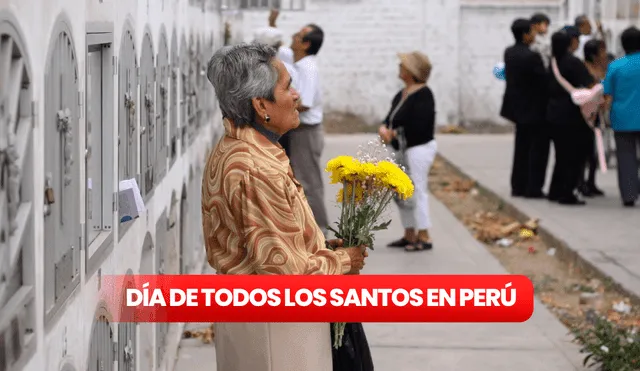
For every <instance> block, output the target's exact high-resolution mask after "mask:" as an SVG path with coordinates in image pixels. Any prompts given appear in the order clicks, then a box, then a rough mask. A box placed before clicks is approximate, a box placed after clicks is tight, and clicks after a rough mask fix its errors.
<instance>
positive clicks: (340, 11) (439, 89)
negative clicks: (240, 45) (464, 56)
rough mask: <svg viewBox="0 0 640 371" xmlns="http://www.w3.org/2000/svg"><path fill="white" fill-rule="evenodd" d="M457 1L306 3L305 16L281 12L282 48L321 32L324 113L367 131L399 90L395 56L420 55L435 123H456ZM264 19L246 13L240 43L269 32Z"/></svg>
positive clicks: (323, 0) (322, 0)
mask: <svg viewBox="0 0 640 371" xmlns="http://www.w3.org/2000/svg"><path fill="white" fill-rule="evenodd" d="M458 16H459V12H458V0H446V1H442V0H402V1H398V0H352V1H348V2H339V1H328V0H307V1H306V2H305V10H304V11H284V10H283V11H281V13H280V17H279V19H278V27H279V28H281V29H282V30H283V31H284V33H285V35H286V36H285V44H287V45H288V44H290V42H291V35H293V34H294V33H295V32H297V31H298V30H299V29H300V28H302V27H303V26H304V25H306V24H308V23H311V22H314V23H316V24H318V25H320V26H321V27H322V28H323V30H324V32H325V42H324V45H323V46H322V49H321V50H320V53H319V65H320V66H319V68H320V73H321V76H322V84H323V92H324V95H323V97H324V102H325V111H326V112H340V113H350V114H355V115H357V116H359V117H361V118H362V119H364V120H365V121H367V122H369V123H376V122H380V121H381V120H383V119H384V117H385V116H386V114H387V112H388V110H389V108H390V105H391V99H392V98H393V96H394V95H395V94H396V93H397V91H398V90H399V89H400V88H401V87H402V84H401V81H400V80H399V79H398V58H397V53H398V52H407V51H412V50H414V49H418V50H421V51H423V52H425V53H426V54H427V55H428V56H429V57H430V58H431V59H432V63H433V65H434V69H433V72H432V76H431V80H430V82H429V83H430V85H431V87H432V89H433V91H434V93H435V96H436V103H437V110H438V122H439V123H446V122H449V121H455V120H456V119H457V116H458V92H457V90H456V89H455V86H456V85H457V78H458V77H457V73H456V69H457V67H456V66H457V63H458V61H457V44H458V36H457V32H458ZM267 18H268V11H266V10H250V11H245V13H244V22H243V25H244V35H245V41H251V39H252V37H253V31H254V30H255V29H256V28H259V27H266V26H267V25H268V21H267Z"/></svg>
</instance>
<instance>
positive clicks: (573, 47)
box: [569, 37, 580, 53]
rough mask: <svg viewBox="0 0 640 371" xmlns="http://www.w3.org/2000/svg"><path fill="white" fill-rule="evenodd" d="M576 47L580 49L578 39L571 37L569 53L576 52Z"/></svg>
mask: <svg viewBox="0 0 640 371" xmlns="http://www.w3.org/2000/svg"><path fill="white" fill-rule="evenodd" d="M578 47H580V39H579V38H577V37H572V38H571V44H569V53H575V51H576V50H578Z"/></svg>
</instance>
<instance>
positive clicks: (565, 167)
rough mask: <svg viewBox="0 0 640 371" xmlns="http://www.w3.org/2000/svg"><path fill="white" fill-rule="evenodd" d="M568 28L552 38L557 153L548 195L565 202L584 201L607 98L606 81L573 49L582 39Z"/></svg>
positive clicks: (551, 108)
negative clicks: (582, 187)
mask: <svg viewBox="0 0 640 371" xmlns="http://www.w3.org/2000/svg"><path fill="white" fill-rule="evenodd" d="M574 38H575V36H574V35H572V34H571V32H568V31H567V30H563V31H559V32H556V33H555V34H554V35H553V36H552V38H551V48H552V52H553V58H552V61H551V70H552V73H553V77H554V78H552V79H551V83H550V86H549V103H548V106H547V119H548V121H549V122H550V123H551V125H552V132H553V134H552V140H553V143H554V149H555V154H556V162H555V166H554V171H553V176H552V179H551V186H550V188H549V195H548V198H549V200H551V201H554V202H558V203H560V204H563V205H584V204H585V202H584V201H583V200H581V199H580V198H578V195H577V193H576V189H577V187H578V184H579V182H580V178H581V176H583V172H584V164H585V162H586V159H587V154H588V151H589V148H590V147H589V146H590V144H591V140H590V136H592V135H593V132H592V127H593V123H594V121H595V117H596V115H597V113H598V110H599V108H600V106H601V105H602V103H603V101H604V96H603V93H602V85H601V84H599V83H597V82H596V81H595V79H594V78H593V76H591V74H590V73H589V71H588V70H587V68H586V66H585V65H584V63H582V61H581V60H580V59H578V58H577V57H575V56H574V55H573V53H574V52H575V48H576V46H577V44H578V43H576V42H575V41H574V40H573V39H574Z"/></svg>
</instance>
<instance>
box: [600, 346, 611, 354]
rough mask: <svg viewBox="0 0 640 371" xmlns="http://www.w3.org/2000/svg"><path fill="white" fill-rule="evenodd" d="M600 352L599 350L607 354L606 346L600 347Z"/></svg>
mask: <svg viewBox="0 0 640 371" xmlns="http://www.w3.org/2000/svg"><path fill="white" fill-rule="evenodd" d="M600 350H601V351H603V352H605V353H609V348H607V346H606V345H603V346H601V347H600Z"/></svg>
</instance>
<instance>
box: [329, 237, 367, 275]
mask: <svg viewBox="0 0 640 371" xmlns="http://www.w3.org/2000/svg"><path fill="white" fill-rule="evenodd" d="M327 244H328V245H329V247H330V248H331V249H344V250H345V251H346V252H347V255H349V258H350V259H351V271H350V272H349V273H348V274H360V271H361V270H362V268H364V265H365V262H364V258H366V257H368V256H369V252H368V251H367V246H365V245H361V246H354V247H343V245H344V240H342V239H340V238H338V239H333V240H327Z"/></svg>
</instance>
